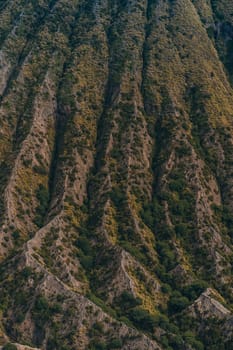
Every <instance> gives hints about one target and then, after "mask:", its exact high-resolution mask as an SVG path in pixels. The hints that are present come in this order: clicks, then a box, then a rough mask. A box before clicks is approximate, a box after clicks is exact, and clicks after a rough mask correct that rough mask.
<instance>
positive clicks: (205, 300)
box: [188, 288, 231, 319]
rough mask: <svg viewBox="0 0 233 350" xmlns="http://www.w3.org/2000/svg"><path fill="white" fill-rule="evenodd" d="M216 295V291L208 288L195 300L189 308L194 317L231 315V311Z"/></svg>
mask: <svg viewBox="0 0 233 350" xmlns="http://www.w3.org/2000/svg"><path fill="white" fill-rule="evenodd" d="M214 297H216V296H215V293H214V291H213V290H211V288H208V289H207V290H206V291H205V292H204V293H202V294H201V295H200V297H199V298H198V299H197V300H195V302H194V303H193V304H192V305H191V306H190V307H189V308H188V310H189V311H190V312H191V314H192V315H193V316H194V317H200V318H204V319H205V318H217V319H225V318H228V317H229V316H230V314H231V313H230V311H229V310H228V309H226V308H225V307H224V306H223V305H222V304H221V303H220V302H219V301H218V300H216V299H215V298H214Z"/></svg>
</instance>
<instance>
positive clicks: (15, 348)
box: [2, 343, 17, 350]
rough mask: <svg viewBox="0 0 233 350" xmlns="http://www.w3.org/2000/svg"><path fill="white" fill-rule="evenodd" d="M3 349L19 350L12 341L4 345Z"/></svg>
mask: <svg viewBox="0 0 233 350" xmlns="http://www.w3.org/2000/svg"><path fill="white" fill-rule="evenodd" d="M2 350H17V347H16V345H14V344H12V343H8V344H6V345H4V346H3V348H2Z"/></svg>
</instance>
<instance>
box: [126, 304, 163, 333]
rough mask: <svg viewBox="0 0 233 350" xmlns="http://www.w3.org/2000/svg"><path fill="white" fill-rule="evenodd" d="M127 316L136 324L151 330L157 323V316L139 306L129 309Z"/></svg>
mask: <svg viewBox="0 0 233 350" xmlns="http://www.w3.org/2000/svg"><path fill="white" fill-rule="evenodd" d="M129 317H130V319H131V320H132V321H133V322H134V324H135V325H136V326H138V327H139V328H141V329H144V330H148V331H151V332H153V329H154V327H155V326H156V325H157V324H158V317H157V316H155V315H151V314H150V313H149V312H148V311H146V310H144V309H142V308H139V307H137V308H135V309H133V310H131V311H130V313H129Z"/></svg>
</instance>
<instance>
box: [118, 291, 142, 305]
mask: <svg viewBox="0 0 233 350" xmlns="http://www.w3.org/2000/svg"><path fill="white" fill-rule="evenodd" d="M120 304H122V305H123V307H124V309H132V308H134V307H135V306H138V305H141V304H142V301H141V299H140V298H135V297H134V296H133V295H132V294H131V293H129V292H127V291H124V292H123V293H122V294H121V296H120Z"/></svg>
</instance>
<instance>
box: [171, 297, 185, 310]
mask: <svg viewBox="0 0 233 350" xmlns="http://www.w3.org/2000/svg"><path fill="white" fill-rule="evenodd" d="M188 305H189V300H188V298H186V297H183V296H171V298H170V300H169V304H168V307H169V311H170V312H171V313H176V312H180V311H182V310H183V309H185V308H186V307H187V306H188Z"/></svg>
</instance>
